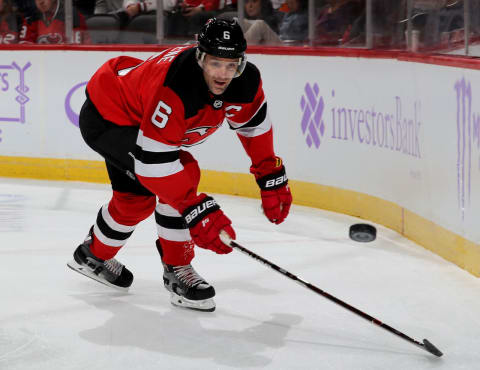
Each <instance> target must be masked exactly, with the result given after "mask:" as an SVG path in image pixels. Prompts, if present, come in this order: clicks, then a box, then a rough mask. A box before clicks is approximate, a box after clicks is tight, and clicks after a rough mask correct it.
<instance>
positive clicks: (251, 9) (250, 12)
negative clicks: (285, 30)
mask: <svg viewBox="0 0 480 370" xmlns="http://www.w3.org/2000/svg"><path fill="white" fill-rule="evenodd" d="M282 18H283V13H280V12H278V11H275V10H274V9H273V6H272V2H271V1H270V0H245V19H247V20H256V19H263V20H264V21H265V22H266V23H267V24H268V25H269V26H270V28H271V29H272V30H273V31H274V32H278V26H279V23H280V21H281V20H282ZM247 41H248V40H247Z"/></svg>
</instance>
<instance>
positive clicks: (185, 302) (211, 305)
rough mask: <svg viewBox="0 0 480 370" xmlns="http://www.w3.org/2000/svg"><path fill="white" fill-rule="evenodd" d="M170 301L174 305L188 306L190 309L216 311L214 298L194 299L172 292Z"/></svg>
mask: <svg viewBox="0 0 480 370" xmlns="http://www.w3.org/2000/svg"><path fill="white" fill-rule="evenodd" d="M170 303H172V304H173V305H174V306H177V307H182V308H188V309H190V310H196V311H204V312H213V311H215V301H214V300H213V299H212V298H209V299H203V300H199V301H192V300H191V299H186V298H185V297H182V296H179V295H178V294H175V293H170Z"/></svg>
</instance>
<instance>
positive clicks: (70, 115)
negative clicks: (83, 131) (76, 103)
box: [65, 81, 88, 127]
mask: <svg viewBox="0 0 480 370" xmlns="http://www.w3.org/2000/svg"><path fill="white" fill-rule="evenodd" d="M87 82H88V81H86V82H80V83H79V84H76V85H75V86H73V87H72V88H71V89H70V91H69V92H68V94H67V96H66V97H65V113H66V114H67V117H68V119H69V120H70V122H71V123H73V125H74V126H77V127H78V116H79V113H77V112H75V111H74V110H73V109H72V105H71V104H72V102H71V100H72V96H73V94H75V92H76V91H77V90H78V89H79V88H81V87H82V86H85V85H86V84H87Z"/></svg>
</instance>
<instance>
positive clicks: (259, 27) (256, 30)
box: [219, 0, 284, 45]
mask: <svg viewBox="0 0 480 370" xmlns="http://www.w3.org/2000/svg"><path fill="white" fill-rule="evenodd" d="M244 14H245V18H244V20H243V23H242V24H241V26H242V29H243V32H244V35H245V39H246V40H247V42H248V43H249V44H253V45H258V44H278V43H279V42H280V38H279V37H278V26H279V22H280V21H281V19H282V18H283V14H284V13H281V12H278V11H275V10H274V9H273V6H272V3H271V1H270V0H245V12H244ZM237 15H238V13H237V12H225V13H222V14H220V15H219V18H227V19H233V18H236V17H237Z"/></svg>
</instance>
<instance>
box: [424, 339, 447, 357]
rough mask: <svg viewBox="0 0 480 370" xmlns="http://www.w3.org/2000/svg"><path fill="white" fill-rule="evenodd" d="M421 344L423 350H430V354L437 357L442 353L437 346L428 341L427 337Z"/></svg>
mask: <svg viewBox="0 0 480 370" xmlns="http://www.w3.org/2000/svg"><path fill="white" fill-rule="evenodd" d="M423 346H424V348H425V350H427V351H428V352H430V353H431V354H432V355H435V356H437V357H442V356H443V353H442V352H441V351H440V350H439V349H438V348H437V347H435V346H434V345H433V344H432V343H430V342H429V341H428V340H427V339H424V340H423Z"/></svg>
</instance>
